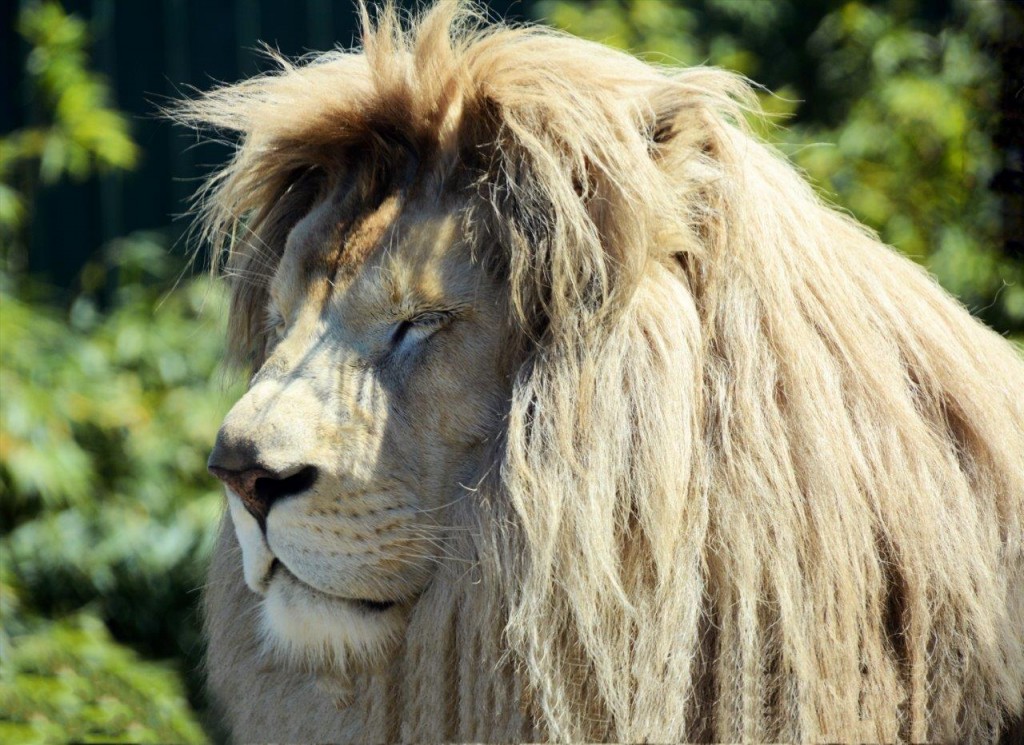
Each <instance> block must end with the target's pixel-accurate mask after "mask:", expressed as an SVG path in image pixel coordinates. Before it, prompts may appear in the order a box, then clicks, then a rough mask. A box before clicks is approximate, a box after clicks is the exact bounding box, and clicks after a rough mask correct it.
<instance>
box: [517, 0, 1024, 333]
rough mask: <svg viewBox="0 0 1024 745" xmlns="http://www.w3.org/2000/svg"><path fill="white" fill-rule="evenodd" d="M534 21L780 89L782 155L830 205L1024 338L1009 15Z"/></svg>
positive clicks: (854, 7)
mask: <svg viewBox="0 0 1024 745" xmlns="http://www.w3.org/2000/svg"><path fill="white" fill-rule="evenodd" d="M535 11H536V13H535V15H536V16H537V17H538V18H543V19H545V20H547V21H548V22H550V23H552V24H553V25H556V26H559V27H561V28H564V29H566V30H568V31H571V32H573V33H576V34H579V35H582V36H586V37H589V38H592V39H595V40H598V41H603V42H606V43H609V44H612V45H614V46H618V47H621V48H624V49H628V50H630V51H632V52H634V53H639V54H641V56H643V57H645V58H646V59H648V60H650V61H652V62H658V63H661V64H681V65H693V64H700V63H708V64H713V65H717V66H720V67H723V68H726V69H731V70H734V71H736V72H739V73H741V74H744V75H747V76H749V77H751V78H752V79H754V80H756V81H757V82H759V83H762V84H764V85H766V86H767V87H768V89H770V90H771V91H772V92H773V93H774V95H769V94H767V93H763V92H762V93H761V95H760V96H759V98H760V99H761V103H762V106H763V107H764V109H765V111H766V112H768V113H769V114H770V115H785V116H782V117H777V118H776V117H773V120H774V121H775V122H776V123H777V124H779V125H780V126H779V127H772V126H759V127H756V128H757V129H758V131H759V132H760V133H761V134H762V135H764V136H766V137H767V138H768V139H769V140H771V141H773V142H775V144H777V145H779V146H780V147H781V148H782V149H783V151H784V152H786V153H787V154H788V155H789V156H790V158H791V159H792V160H793V161H794V162H795V163H796V164H797V165H798V166H800V167H801V168H802V169H803V170H804V171H805V172H806V173H807V174H808V175H809V176H810V177H811V180H812V181H813V182H814V183H815V184H816V185H817V186H818V187H819V188H820V190H821V191H822V193H823V195H824V196H825V197H826V198H827V199H829V200H830V201H832V202H834V203H835V204H838V205H841V206H842V207H843V208H844V209H848V210H849V211H850V212H852V213H853V214H854V215H855V216H856V217H857V218H858V219H859V220H861V221H862V222H864V223H865V224H867V225H869V226H871V227H872V228H874V229H875V230H877V231H878V232H879V234H880V236H881V238H882V240H884V241H885V242H887V243H889V244H891V245H893V246H895V247H896V248H898V249H900V250H901V251H903V252H904V253H905V254H907V255H908V256H910V257H911V258H913V259H915V260H917V261H920V262H922V263H924V264H925V265H926V266H927V267H928V268H929V269H930V270H931V271H932V272H933V273H934V274H935V276H936V277H937V278H938V280H939V281H940V282H941V283H942V285H943V286H944V287H946V288H947V289H948V290H950V291H951V292H953V293H954V294H955V295H957V296H958V297H959V298H960V299H961V300H962V301H963V302H964V303H965V304H966V305H967V306H968V307H969V308H970V309H971V310H972V312H974V313H975V314H977V315H978V316H980V317H981V318H982V320H984V321H985V322H986V323H988V324H989V325H991V326H992V327H993V328H995V329H996V330H997V331H1001V332H1004V333H1009V334H1012V335H1014V336H1016V337H1018V338H1020V337H1021V335H1022V334H1024V262H1022V261H1021V260H1020V259H1015V258H1013V257H1011V256H1008V255H1005V254H1004V253H1003V252H1002V250H1001V241H1000V229H1001V226H1000V214H999V212H1000V202H999V198H998V196H997V195H996V194H995V193H994V192H993V191H992V190H990V189H989V184H990V182H991V179H992V177H993V175H994V174H995V173H996V171H997V169H998V166H999V157H998V152H997V150H996V147H995V145H994V143H993V137H994V134H995V130H996V126H997V120H996V116H997V114H996V112H997V110H998V96H999V84H1000V80H999V70H998V67H997V65H996V63H995V61H994V60H993V59H992V57H991V53H990V51H989V50H990V49H991V47H992V43H993V42H994V41H995V40H996V39H997V38H998V35H999V33H1000V31H1001V28H1002V24H1003V20H1002V16H1001V14H1002V12H1003V8H1002V6H1001V4H1000V3H996V2H984V1H981V0H979V1H977V2H971V1H970V0H958V1H956V2H951V3H935V2H933V0H900V2H893V3H874V2H865V1H862V0H851V1H849V2H820V1H819V0H773V1H772V2H763V1H762V0H688V2H685V3H678V2H670V1H669V0H595V1H594V2H580V1H579V0H541V1H540V2H538V3H537V4H536V6H535Z"/></svg>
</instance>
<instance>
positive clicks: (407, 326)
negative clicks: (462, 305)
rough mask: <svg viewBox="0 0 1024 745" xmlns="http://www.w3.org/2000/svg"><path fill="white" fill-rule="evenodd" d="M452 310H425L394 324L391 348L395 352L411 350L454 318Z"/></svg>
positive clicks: (400, 352) (401, 352) (402, 352)
mask: <svg viewBox="0 0 1024 745" xmlns="http://www.w3.org/2000/svg"><path fill="white" fill-rule="evenodd" d="M454 317H455V314H454V312H453V311H450V310H444V311H436V310H435V311H426V312H423V313H417V314H416V315H413V316H412V317H410V318H407V319H405V320H402V321H399V322H398V323H396V324H395V326H394V330H393V331H392V333H391V350H392V352H393V353H395V354H404V353H406V352H409V351H412V349H413V347H414V346H415V345H416V344H419V343H420V342H422V341H425V340H426V339H428V338H430V337H431V336H433V335H434V334H435V333H437V332H438V331H439V330H441V329H442V328H443V327H445V326H447V325H448V324H449V323H451V321H452V320H453V319H454Z"/></svg>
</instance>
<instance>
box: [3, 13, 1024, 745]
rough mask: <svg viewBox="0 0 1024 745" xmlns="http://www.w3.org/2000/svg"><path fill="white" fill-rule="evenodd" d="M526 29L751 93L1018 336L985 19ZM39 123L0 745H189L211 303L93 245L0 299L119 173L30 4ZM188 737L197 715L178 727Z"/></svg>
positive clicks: (17, 204) (734, 18) (573, 23)
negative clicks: (60, 274)
mask: <svg viewBox="0 0 1024 745" xmlns="http://www.w3.org/2000/svg"><path fill="white" fill-rule="evenodd" d="M534 10H535V15H536V16H538V17H543V18H547V19H548V20H550V21H551V22H553V23H554V24H556V25H559V26H561V27H564V28H567V29H569V30H570V31H573V32H575V33H579V34H581V35H584V36H588V37H591V38H595V39H598V40H601V41H604V42H607V43H610V44H614V45H616V46H620V47H623V48H628V49H630V50H632V51H635V52H640V53H643V54H644V55H645V56H646V57H647V58H648V59H650V60H652V61H655V62H659V63H663V64H698V63H702V62H710V63H712V64H717V65H721V66H723V67H727V68H730V69H733V70H736V71H738V72H741V73H743V74H745V75H748V76H750V77H752V78H754V79H756V80H758V81H759V82H762V83H764V84H765V85H766V86H767V87H768V88H769V89H771V90H772V91H774V92H775V95H769V94H767V93H762V94H761V100H762V104H763V105H764V107H765V109H766V110H767V111H768V112H769V113H770V114H774V115H786V116H788V117H789V119H788V120H786V121H783V122H781V123H782V124H784V125H785V128H777V127H773V126H771V125H756V126H758V127H759V131H760V132H761V133H762V134H764V135H765V136H766V137H768V138H769V139H771V140H773V141H774V142H776V143H777V144H778V145H779V146H780V147H782V148H783V149H784V150H785V152H787V153H788V154H789V155H790V157H791V158H792V159H793V160H794V161H795V162H796V163H797V164H798V165H799V166H800V167H801V168H803V169H805V170H806V172H807V173H808V174H809V175H810V176H811V177H812V179H813V180H814V181H815V183H816V184H817V185H818V186H819V187H820V189H821V190H822V191H823V193H824V194H825V195H826V196H827V197H828V198H830V199H831V200H832V201H834V202H836V203H838V204H841V205H844V206H845V207H847V208H849V209H850V210H851V211H852V212H853V213H854V214H856V216H857V217H858V218H860V219H861V220H863V221H865V222H867V223H868V224H869V225H872V226H873V227H874V228H875V229H877V230H878V231H879V232H880V234H881V236H882V237H883V239H885V240H886V241H888V242H890V243H892V244H894V245H896V246H897V247H898V248H900V249H901V250H903V251H905V252H906V253H907V254H908V255H910V256H912V257H914V258H915V259H917V260H920V261H922V262H924V263H925V264H926V265H927V266H928V267H929V268H930V269H931V270H932V271H933V272H935V273H936V275H937V276H938V277H939V279H940V281H941V282H942V283H943V284H944V285H945V286H946V287H947V288H949V289H950V290H952V291H953V292H955V293H957V294H958V295H959V296H960V297H961V298H962V299H964V301H965V302H966V303H968V305H969V306H970V307H971V308H972V310H974V311H975V312H977V313H978V314H979V315H980V316H981V317H982V318H983V319H984V320H985V321H986V322H988V323H990V324H991V325H993V326H994V327H995V328H996V329H998V330H1000V331H1003V332H1009V333H1013V334H1017V335H1020V334H1021V333H1022V332H1024V294H1022V293H1024V290H1022V280H1024V269H1022V266H1021V262H1020V261H1019V260H1014V259H1012V258H1011V257H1009V256H1006V255H1004V254H1003V253H1001V250H1000V244H999V209H998V207H999V205H998V201H997V199H996V196H995V195H994V194H993V193H992V192H991V191H990V190H989V189H988V184H989V181H990V179H991V176H992V174H993V172H994V170H995V169H996V167H997V158H996V151H995V148H994V146H993V142H992V137H993V131H994V127H995V122H994V119H993V114H992V112H993V111H994V110H995V109H996V100H995V97H996V95H997V93H998V89H997V84H998V80H997V70H996V69H995V65H994V63H993V61H992V59H991V58H990V56H989V54H988V52H987V46H986V45H987V43H988V40H990V39H991V38H992V37H993V36H994V35H995V34H996V33H997V30H998V28H999V25H1000V19H999V12H1000V9H999V6H998V4H996V3H984V2H977V3H969V2H961V3H958V4H954V5H952V6H949V7H947V6H945V5H943V6H942V8H940V9H939V10H936V9H935V6H934V5H933V4H930V3H929V2H927V0H900V2H897V3H892V4H879V3H871V2H863V1H859V0H851V1H850V2H844V3H837V2H832V3H820V2H817V0H775V1H774V2H763V1H761V0H750V1H749V2H746V1H744V0H688V1H687V2H685V3H677V2H669V0H597V1H596V2H592V3H583V2H579V1H577V0H543V1H542V2H538V3H537V4H536V5H535V6H534ZM19 28H20V31H21V33H22V34H23V36H24V37H25V39H26V40H27V41H28V43H29V45H30V47H31V52H30V54H29V57H28V62H27V66H26V75H27V78H28V80H29V82H30V90H31V92H32V93H33V98H34V102H35V105H36V106H37V109H38V113H39V116H38V117H37V118H38V120H39V121H40V122H41V123H40V124H39V125H38V126H34V127H31V128H27V129H23V130H20V131H17V132H13V133H9V134H6V135H4V136H3V138H2V140H0V239H2V246H0V385H2V391H3V395H2V396H0V541H2V543H0V617H2V623H3V626H2V631H0V741H4V742H7V741H10V742H15V741H16V742H22V741H25V742H31V741H39V742H46V741H50V742H56V741H66V740H82V741H87V740H97V739H99V740H128V741H138V742H146V741H149V742H153V741H167V742H197V741H202V740H204V739H205V735H204V733H203V731H202V730H201V729H200V728H199V726H198V725H197V721H198V717H199V716H201V713H202V711H201V710H202V706H203V704H202V698H201V695H200V694H199V690H200V682H199V675H198V672H197V670H198V669H199V664H200V655H201V642H200V639H199V636H198V619H197V617H196V611H195V608H196V605H197V601H198V588H199V587H200V586H201V584H202V582H203V572H204V566H205V563H206V559H207V556H208V553H209V550H210V546H211V543H212V539H213V531H214V529H215V526H216V524H217V521H218V516H219V514H220V511H221V509H222V507H221V498H220V496H219V493H218V490H217V489H216V487H215V485H214V483H213V481H212V479H211V478H210V477H208V476H207V474H206V472H205V454H206V452H207V451H208V449H209V447H210V444H211V443H212V441H213V439H214V436H215V432H216V428H217V426H218V424H219V422H220V420H221V417H222V416H223V414H224V412H225V411H226V410H227V408H228V407H229V405H230V403H231V401H233V400H234V399H235V398H236V397H237V395H238V394H239V392H240V391H239V390H238V386H237V385H236V386H227V385H226V384H225V383H224V382H223V381H222V380H221V377H220V375H219V373H218V372H217V371H218V363H219V360H220V356H221V353H222V348H221V340H222V328H221V327H220V324H221V323H222V321H223V318H224V316H225V298H224V296H223V291H222V290H221V288H220V287H219V286H218V285H217V284H216V283H214V282H212V281H210V280H208V279H205V278H200V279H184V280H181V281H176V280H180V278H181V275H182V272H183V270H184V267H183V265H182V262H180V261H179V260H176V259H174V258H173V257H172V255H171V254H170V253H169V251H168V245H167V239H166V237H165V235H164V233H162V232H152V233H141V234H134V235H131V236H128V237H126V238H123V239H121V240H118V241H114V242H113V243H112V244H110V245H108V246H106V247H104V249H103V250H102V251H101V252H99V254H98V256H97V258H96V259H95V260H94V261H92V262H91V263H90V264H88V265H87V266H86V268H85V270H84V271H83V272H82V275H81V279H80V282H79V287H78V289H77V290H76V292H75V293H74V297H73V299H72V300H71V301H70V302H65V301H63V300H58V299H57V298H56V297H55V296H53V295H52V294H51V293H50V292H49V291H48V290H47V289H46V288H45V287H43V286H41V285H38V284H34V283H33V281H32V280H31V278H28V277H26V276H24V275H23V274H22V273H21V267H22V266H23V265H24V264H23V262H22V261H20V260H19V254H18V252H19V251H23V250H24V246H25V245H27V243H26V242H25V241H24V240H23V239H22V232H21V231H23V230H24V229H25V226H26V225H27V224H29V223H30V221H29V220H27V216H28V213H29V211H30V210H31V208H32V205H33V201H34V197H35V195H36V192H37V189H38V188H40V187H45V185H46V184H48V183H52V182H54V181H56V180H58V179H60V178H64V177H71V178H86V177H89V176H90V175H92V174H94V173H96V172H97V171H100V170H102V169H118V168H130V167H132V166H133V165H134V164H135V163H136V162H137V158H138V155H139V152H138V148H137V146H136V145H135V144H134V143H133V141H132V140H131V137H130V135H129V132H128V127H127V124H126V122H125V119H124V118H123V116H122V115H121V114H119V113H118V112H117V111H116V110H114V109H113V108H111V107H110V105H109V100H110V96H109V91H108V90H107V87H106V85H105V83H104V81H103V80H102V79H101V78H99V77H97V76H96V75H95V74H93V73H92V72H90V71H89V69H88V67H87V64H86V61H87V60H86V51H85V50H86V42H87V28H86V25H85V23H84V22H83V21H82V20H80V19H77V18H75V17H73V16H69V15H67V14H66V13H65V12H64V11H63V10H62V9H61V7H60V6H59V5H58V4H57V3H56V2H34V3H33V2H30V3H27V4H26V5H25V6H24V7H23V11H22V13H21V16H20V20H19ZM197 712H198V713H197Z"/></svg>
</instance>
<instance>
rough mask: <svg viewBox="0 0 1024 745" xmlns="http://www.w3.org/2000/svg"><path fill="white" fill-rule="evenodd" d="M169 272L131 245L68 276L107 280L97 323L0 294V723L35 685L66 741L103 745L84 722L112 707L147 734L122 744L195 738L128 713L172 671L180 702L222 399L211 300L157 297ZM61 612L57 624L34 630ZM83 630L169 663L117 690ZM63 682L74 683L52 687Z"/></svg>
mask: <svg viewBox="0 0 1024 745" xmlns="http://www.w3.org/2000/svg"><path fill="white" fill-rule="evenodd" d="M175 263H176V262H172V261H170V259H169V255H168V253H167V248H166V246H165V245H164V244H163V243H162V242H160V241H159V240H157V239H156V238H155V237H154V236H146V235H142V236H132V237H130V238H128V239H124V240H121V241H117V242H115V243H114V244H112V245H111V246H110V247H109V249H108V250H107V251H106V252H105V254H104V264H103V265H100V264H94V265H91V266H90V267H89V268H88V269H87V271H86V276H89V275H92V276H93V277H94V278H96V279H100V278H103V279H108V278H109V277H110V276H116V277H118V283H117V285H116V287H115V289H114V291H113V294H112V297H109V298H107V299H106V301H105V303H104V304H103V305H102V306H101V305H100V304H99V302H98V300H97V297H96V296H94V295H93V294H91V293H90V292H89V291H88V290H83V291H82V292H81V294H80V295H79V296H78V297H77V299H76V300H75V301H74V303H73V304H72V306H71V308H70V310H69V311H68V312H67V313H64V314H61V313H59V312H58V311H56V310H55V309H54V308H52V307H50V306H48V305H47V304H45V303H40V302H38V301H27V300H26V299H24V298H21V297H18V296H17V295H16V294H13V293H11V292H9V291H7V289H6V288H5V289H4V290H3V291H0V339H2V340H3V343H2V344H0V372H2V378H3V389H4V395H3V396H2V397H0V433H2V434H0V492H2V494H0V505H2V508H0V517H2V528H0V531H2V539H3V544H2V546H0V567H2V570H0V605H2V616H3V636H2V637H0V641H2V647H0V663H2V668H3V672H2V673H0V679H2V680H3V684H4V689H3V692H2V698H4V699H12V700H14V701H17V702H19V704H18V706H17V707H15V708H14V709H13V710H12V709H10V708H9V707H7V706H0V711H3V713H0V722H2V720H3V719H4V718H6V717H10V716H13V717H14V721H15V722H19V721H29V720H27V719H26V720H21V719H19V718H18V717H19V716H20V715H19V713H18V712H19V711H21V712H24V711H26V710H27V709H26V707H28V708H31V705H32V704H35V705H37V706H42V704H43V702H44V701H45V696H43V693H45V691H48V690H50V689H49V688H47V687H46V686H43V687H41V688H38V689H37V688H36V687H33V686H36V682H38V681H37V677H38V675H42V674H44V672H45V674H46V675H51V676H52V675H55V676H56V678H55V679H54V681H57V682H60V685H61V686H62V687H61V688H60V690H61V691H62V696H63V697H64V699H66V700H67V701H71V700H72V699H75V697H76V696H77V697H78V699H76V700H75V703H74V705H72V704H71V703H68V704H67V705H63V704H62V705H61V707H58V708H54V707H52V706H51V707H48V708H46V709H45V712H46V715H45V717H46V721H48V722H51V723H59V722H61V721H63V722H64V724H65V725H66V726H67V728H68V729H67V733H69V734H68V736H70V733H72V732H82V733H85V732H90V733H92V735H93V736H99V735H102V736H103V737H104V738H111V737H120V736H121V735H122V734H123V733H125V732H126V731H127V730H125V727H126V726H127V724H126V722H128V721H129V720H126V719H124V717H121V716H120V715H119V716H117V717H113V716H112V717H111V718H108V719H95V720H94V719H93V718H91V717H92V713H95V712H97V711H100V710H101V709H102V710H104V711H109V710H112V709H111V707H114V703H113V702H120V703H119V704H117V706H118V707H120V708H119V709H118V710H122V709H123V710H124V711H125V712H129V711H132V710H133V709H134V710H136V713H135V715H134V716H136V717H143V715H145V717H148V718H145V719H140V722H142V723H141V724H137V727H143V729H138V728H137V727H136V725H135V724H133V725H132V727H133V728H135V729H131V733H133V735H132V736H130V737H128V739H131V740H139V739H147V738H148V739H150V740H156V741H167V740H171V741H178V740H182V739H189V740H190V741H194V740H195V739H196V738H195V737H192V736H191V735H189V737H188V738H185V737H184V735H183V734H182V733H185V732H193V731H195V732H198V731H199V730H196V729H195V727H196V725H195V722H194V720H193V719H192V717H193V716H194V715H193V714H192V713H191V712H190V710H189V708H188V707H187V706H184V704H183V699H182V697H181V695H180V693H174V695H173V696H171V697H170V698H166V699H165V698H158V699H153V700H152V702H151V704H149V705H148V706H151V707H152V710H150V709H149V708H148V707H142V708H138V707H139V702H140V701H146V700H149V699H148V697H149V695H150V693H159V692H162V691H169V692H174V691H177V690H178V688H179V687H180V685H181V683H180V676H181V674H182V672H187V673H189V674H190V676H191V677H190V679H189V682H190V685H191V694H192V696H193V703H196V702H197V701H198V699H197V698H196V692H197V691H198V687H199V681H198V680H197V678H196V676H195V671H196V670H197V668H198V665H199V662H200V653H201V644H200V640H199V636H198V618H197V616H196V610H195V608H196V603H197V600H198V589H199V587H200V586H201V584H202V582H203V575H204V568H205V561H206V558H207V557H208V555H209V551H210V547H211V543H212V540H213V531H214V529H215V527H216V525H217V523H218V518H219V515H220V511H221V509H222V507H221V501H222V498H221V496H220V493H219V491H218V490H217V489H216V487H215V485H214V484H213V482H212V479H210V478H209V476H208V475H207V474H206V468H205V454H206V452H207V451H208V449H209V447H210V443H211V442H212V441H213V438H214V437H215V435H216V430H217V427H218V425H219V422H220V419H221V418H222V416H223V414H224V413H225V411H226V410H227V408H228V406H229V405H230V402H231V400H232V399H233V398H234V397H235V396H237V393H238V391H236V390H231V389H227V388H226V387H225V386H224V384H223V381H222V379H221V376H220V375H219V374H218V373H217V369H218V362H219V360H220V358H221V355H222V351H223V349H222V335H223V329H222V328H220V326H219V324H218V323H216V322H215V321H214V319H222V318H223V317H224V314H225V313H226V308H225V307H224V297H223V294H222V293H221V292H220V290H219V288H218V287H217V286H216V285H215V284H214V283H213V282H212V281H211V280H208V279H200V280H190V281H186V282H183V283H181V284H180V285H179V286H178V287H177V289H175V290H173V291H171V292H168V291H167V289H166V288H167V286H168V285H169V284H170V283H171V282H172V281H173V277H174V271H173V270H172V268H171V267H172V266H173V265H174V264H175ZM76 613H77V614H78V620H77V621H75V622H74V623H72V624H71V625H68V623H70V622H68V623H64V622H60V623H57V624H52V623H50V624H49V625H46V624H44V623H42V619H44V618H45V619H61V618H65V617H67V616H70V615H72V614H76ZM100 621H102V622H103V623H104V624H105V625H106V627H107V628H109V629H110V631H111V632H113V634H114V636H115V637H116V639H117V640H118V642H120V643H128V644H131V645H132V646H133V647H135V648H136V649H138V650H140V651H142V652H144V653H146V654H147V655H149V656H151V657H156V658H174V659H175V660H176V662H175V663H174V664H171V665H164V666H162V667H155V666H140V667H139V673H138V675H128V674H127V673H126V672H125V671H126V670H128V668H130V667H131V665H133V664H135V663H134V662H133V661H134V660H135V657H133V656H131V655H128V654H127V652H125V651H124V650H122V649H121V648H120V647H119V644H118V643H115V642H114V641H113V640H112V639H111V638H110V635H109V634H108V633H106V632H104V633H102V634H101V633H99V632H97V631H96V629H97V628H99V627H98V626H96V623H99V622H100ZM47 629H48V630H47ZM73 629H78V630H79V631H80V632H81V633H79V632H75V633H72V630H73ZM44 638H48V639H50V642H51V643H52V649H51V650H50V657H47V658H46V659H47V660H49V661H50V662H48V663H47V664H49V665H51V666H50V667H48V668H46V670H45V671H43V672H38V671H36V668H35V667H33V665H34V664H35V663H34V662H32V660H34V659H36V658H35V657H33V656H32V655H33V654H34V653H32V652H31V650H32V649H36V648H38V647H39V645H40V644H42V643H43V642H42V641H41V640H42V639H44ZM26 650H28V651H26ZM26 655H27V656H26ZM60 660H64V662H63V663H61V662H59V661H60ZM83 660H84V661H87V662H88V663H89V665H92V667H88V666H86V667H84V668H83V667H82V665H83ZM64 667H66V668H68V669H69V670H71V671H73V672H74V675H78V676H80V677H81V681H78V682H76V681H75V679H72V678H68V677H67V675H64V674H63V673H60V674H58V672H54V671H59V670H60V669H62V668H64ZM89 671H91V672H89ZM69 675H70V673H69ZM58 679H59V680H58ZM89 680H92V681H93V683H94V686H93V687H90V686H89V685H87V684H86V683H87V682H88V681H89ZM57 682H53V685H54V686H56V685H57ZM40 685H41V684H40ZM47 685H49V684H47ZM26 686H28V687H27V688H26ZM36 690H38V692H40V693H39V695H40V696H43V698H39V697H38V696H36V694H35V693H33V691H36ZM168 695H170V694H168ZM101 704H102V705H101ZM97 707H99V708H97ZM115 708H117V707H115ZM12 711H13V714H12V713H11V712H12ZM41 711H43V710H41ZM160 712H163V713H160ZM125 716H128V715H127V714H126V715H125ZM61 717H64V719H63V720H62V719H61ZM81 717H85V719H80V718H81ZM175 722H177V724H175ZM181 722H187V723H190V724H189V725H188V727H186V728H185V729H182V727H183V726H184V725H181V724H180V723H181ZM179 725H180V726H179ZM146 727H148V728H149V729H146ZM189 727H191V729H189ZM42 731H43V730H40V732H42ZM46 731H47V732H49V730H46ZM146 733H150V735H146ZM0 734H2V731H0Z"/></svg>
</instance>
